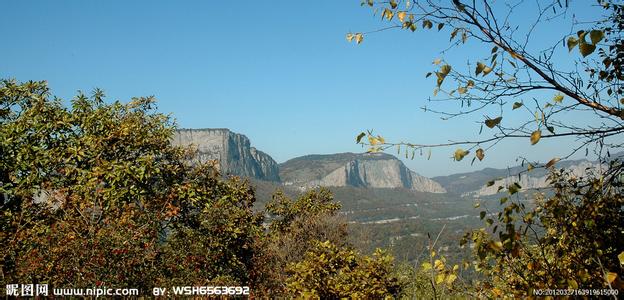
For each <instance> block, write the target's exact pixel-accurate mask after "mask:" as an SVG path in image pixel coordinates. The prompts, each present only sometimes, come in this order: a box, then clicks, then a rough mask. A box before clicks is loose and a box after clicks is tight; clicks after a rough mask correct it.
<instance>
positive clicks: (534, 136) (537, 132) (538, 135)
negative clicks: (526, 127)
mask: <svg viewBox="0 0 624 300" xmlns="http://www.w3.org/2000/svg"><path fill="white" fill-rule="evenodd" d="M541 138H542V131H541V130H535V131H533V133H531V145H535V144H537V142H539V140H540V139H541Z"/></svg>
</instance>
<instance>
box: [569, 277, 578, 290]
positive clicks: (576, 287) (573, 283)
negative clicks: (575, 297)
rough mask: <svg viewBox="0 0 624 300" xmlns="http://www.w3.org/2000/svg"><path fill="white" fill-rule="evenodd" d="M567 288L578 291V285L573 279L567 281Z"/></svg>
mask: <svg viewBox="0 0 624 300" xmlns="http://www.w3.org/2000/svg"><path fill="white" fill-rule="evenodd" d="M568 287H569V288H571V289H578V283H577V282H576V280H574V279H568Z"/></svg>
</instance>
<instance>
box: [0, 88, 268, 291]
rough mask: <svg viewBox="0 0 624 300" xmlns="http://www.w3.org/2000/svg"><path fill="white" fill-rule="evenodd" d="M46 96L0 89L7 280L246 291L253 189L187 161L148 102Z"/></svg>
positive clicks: (253, 231)
mask: <svg viewBox="0 0 624 300" xmlns="http://www.w3.org/2000/svg"><path fill="white" fill-rule="evenodd" d="M48 97H49V90H48V88H47V85H46V83H45V82H28V83H23V84H18V83H16V82H14V81H10V80H3V81H2V82H1V83H0V107H2V110H1V115H0V154H1V159H0V194H2V195H3V196H4V197H3V200H2V202H0V205H1V206H0V244H2V245H3V249H2V252H1V253H0V266H1V268H2V269H1V272H2V278H3V281H5V282H24V283H39V282H45V283H48V284H51V285H52V286H74V287H93V285H94V284H96V285H102V284H104V285H106V286H131V287H136V288H140V289H144V290H148V289H151V288H152V287H153V286H154V284H155V283H171V282H180V281H183V280H184V281H185V282H186V283H191V282H192V283H204V282H206V281H211V280H213V279H218V278H227V280H228V282H229V283H239V284H246V283H247V282H248V280H249V276H248V274H247V273H248V270H249V268H250V265H251V261H252V260H251V258H252V256H253V255H252V254H253V252H252V250H251V244H252V241H253V239H254V238H255V237H256V236H257V235H258V234H260V233H261V227H260V224H261V220H262V218H261V217H260V216H257V215H254V214H253V213H252V211H251V207H252V205H253V202H254V200H255V199H254V197H253V192H252V191H251V190H250V189H249V187H247V186H246V185H245V184H241V183H240V182H238V181H236V180H229V181H225V180H223V179H221V178H220V175H219V174H218V173H217V172H216V171H215V170H214V168H212V167H211V166H206V165H197V166H193V165H189V164H187V163H185V162H186V161H187V159H188V158H190V156H189V155H190V154H191V153H188V151H186V150H184V149H180V148H175V147H172V146H171V145H170V138H171V135H172V133H173V130H174V127H173V124H172V122H171V121H170V119H169V118H168V117H167V116H165V115H162V114H158V113H155V111H154V99H153V98H152V97H147V98H134V99H132V101H131V102H129V103H127V104H122V103H120V102H114V103H112V104H105V103H104V101H103V97H104V95H103V93H102V92H101V91H99V90H96V91H95V92H94V93H93V95H92V96H91V97H86V96H85V95H83V94H79V95H78V96H77V97H76V98H74V99H73V100H72V102H71V107H69V108H65V107H63V105H62V104H61V101H60V100H58V99H54V100H49V99H48ZM170 280H171V281H170ZM186 280H188V281H186Z"/></svg>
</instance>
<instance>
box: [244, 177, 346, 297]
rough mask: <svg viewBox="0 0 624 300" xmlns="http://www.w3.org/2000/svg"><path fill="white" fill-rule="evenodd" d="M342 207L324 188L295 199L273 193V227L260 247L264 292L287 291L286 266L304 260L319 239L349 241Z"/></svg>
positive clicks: (258, 268) (269, 205) (260, 282)
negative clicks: (342, 215)
mask: <svg viewBox="0 0 624 300" xmlns="http://www.w3.org/2000/svg"><path fill="white" fill-rule="evenodd" d="M339 209H340V204H338V203H336V202H334V201H333V195H332V194H331V192H329V190H327V189H324V188H321V189H318V190H310V191H308V192H307V193H305V194H302V195H300V196H299V197H298V198H297V199H296V200H292V199H290V198H289V197H287V196H286V195H285V194H284V193H283V192H282V191H278V192H276V193H275V194H274V195H273V199H272V200H271V201H269V202H268V203H267V205H266V213H267V214H268V215H269V218H270V223H269V225H268V227H269V229H270V230H269V232H268V233H267V234H266V235H265V237H264V238H263V239H262V240H261V241H259V246H258V247H257V248H259V249H261V250H260V251H259V253H258V257H257V259H256V262H257V264H258V265H257V266H256V270H255V271H256V272H258V276H259V278H258V279H257V280H256V281H257V282H258V286H259V290H261V291H262V292H261V293H260V295H261V296H269V295H272V294H273V295H275V294H283V293H285V282H286V279H287V278H288V276H289V274H287V272H286V267H287V266H288V265H289V264H292V263H296V262H300V261H302V260H303V259H304V258H305V254H306V252H308V251H309V250H310V249H311V248H312V247H314V245H315V244H316V242H318V241H328V242H331V243H332V244H334V245H337V246H340V247H343V246H346V245H347V240H348V239H347V224H346V222H345V221H344V220H343V219H342V218H340V217H338V216H336V213H337V211H338V210H339Z"/></svg>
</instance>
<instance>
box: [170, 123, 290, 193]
mask: <svg viewBox="0 0 624 300" xmlns="http://www.w3.org/2000/svg"><path fill="white" fill-rule="evenodd" d="M172 143H173V144H174V145H178V146H189V145H193V146H194V147H196V148H197V151H198V155H197V159H198V160H199V161H208V160H218V161H219V167H220V170H221V172H222V173H224V174H231V175H238V176H244V177H251V178H256V179H261V180H267V181H280V177H279V170H278V166H277V163H276V162H275V161H274V160H273V158H271V157H270V156H269V155H267V154H265V153H264V152H262V151H260V150H257V149H256V148H253V147H251V145H250V143H249V139H248V138H247V137H246V136H244V135H242V134H238V133H234V132H231V131H230V130H229V129H179V130H177V131H176V133H175V135H174V137H173V142H172Z"/></svg>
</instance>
